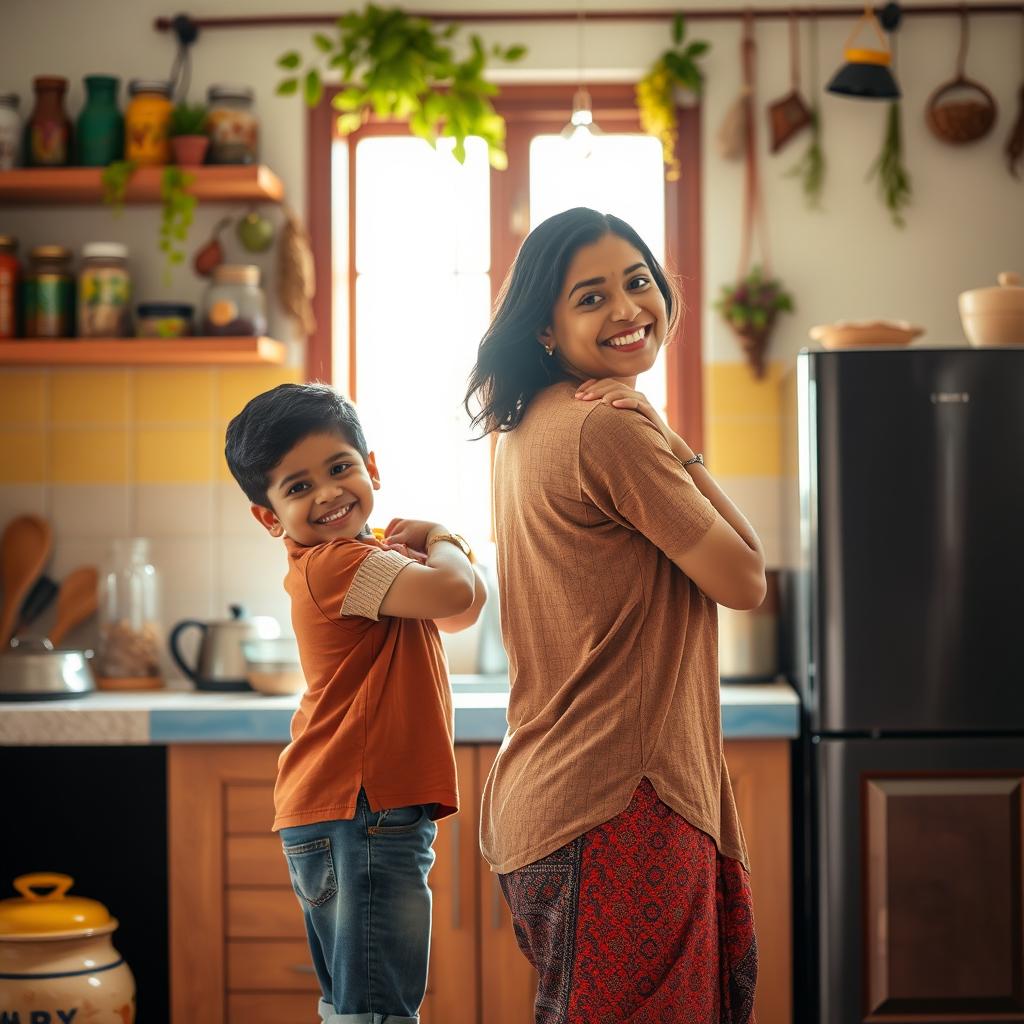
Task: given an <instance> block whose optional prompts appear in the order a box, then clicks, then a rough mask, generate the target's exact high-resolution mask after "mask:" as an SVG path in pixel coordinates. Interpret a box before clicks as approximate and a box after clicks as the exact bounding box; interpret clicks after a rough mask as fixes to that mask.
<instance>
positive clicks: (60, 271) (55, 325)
mask: <svg viewBox="0 0 1024 1024" xmlns="http://www.w3.org/2000/svg"><path fill="white" fill-rule="evenodd" d="M30 259H31V262H30V264H29V269H28V273H27V274H26V275H25V284H24V287H23V289H22V293H23V295H24V299H25V337H26V338H71V337H74V322H75V279H74V277H72V275H71V252H70V250H68V249H65V248H64V246H62V245H37V246H36V247H35V248H34V249H33V250H32V253H31V256H30Z"/></svg>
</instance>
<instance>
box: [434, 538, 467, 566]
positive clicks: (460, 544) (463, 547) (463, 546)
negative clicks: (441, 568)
mask: <svg viewBox="0 0 1024 1024" xmlns="http://www.w3.org/2000/svg"><path fill="white" fill-rule="evenodd" d="M439 540H446V541H448V543H449V544H454V545H455V546H456V547H457V548H458V549H459V550H460V551H461V552H462V553H463V554H464V555H465V556H466V557H467V558H468V559H469V564H470V565H472V564H473V563H474V562H475V561H476V559H474V558H473V550H472V548H470V546H469V544H468V542H467V541H466V538H465V537H460V536H459V534H457V533H439V534H437V536H436V537H431V538H430V539H429V540H428V541H427V553H428V554H429V553H430V549H431V548H432V547H433V546H434V545H435V544H436V543H437V542H438V541H439Z"/></svg>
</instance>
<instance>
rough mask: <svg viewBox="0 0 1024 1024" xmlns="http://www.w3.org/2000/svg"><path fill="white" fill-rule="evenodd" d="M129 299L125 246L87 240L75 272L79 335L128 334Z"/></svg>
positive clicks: (81, 336) (129, 290)
mask: <svg viewBox="0 0 1024 1024" xmlns="http://www.w3.org/2000/svg"><path fill="white" fill-rule="evenodd" d="M131 300H132V279H131V277H130V276H129V275H128V248H127V246H124V245H121V244H120V242H89V243H88V244H87V245H85V246H83V248H82V269H81V270H80V271H79V274H78V336H79V337H80V338H127V337H130V335H131Z"/></svg>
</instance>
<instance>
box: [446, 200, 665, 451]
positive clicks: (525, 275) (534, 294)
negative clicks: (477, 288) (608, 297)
mask: <svg viewBox="0 0 1024 1024" xmlns="http://www.w3.org/2000/svg"><path fill="white" fill-rule="evenodd" d="M609 233H611V234H614V235H618V236H619V238H622V239H623V240H625V241H627V242H629V244H630V245H632V246H633V247H634V248H635V249H636V250H638V251H639V252H640V254H641V255H642V256H643V258H644V262H645V263H646V264H647V266H648V267H649V268H650V271H651V276H652V277H653V278H654V282H655V284H657V286H658V290H659V291H660V292H661V294H662V295H663V296H664V298H665V308H666V310H667V312H668V330H667V332H666V337H671V335H672V331H673V329H674V328H675V325H676V322H677V320H678V318H679V312H680V309H681V306H682V302H681V299H680V296H679V293H678V292H677V290H676V288H675V287H674V286H673V284H672V283H671V282H670V281H669V279H668V276H667V275H666V273H665V271H664V269H663V268H662V266H661V264H660V263H658V261H657V260H656V259H655V258H654V254H653V253H652V252H651V250H650V249H649V248H648V246H647V243H646V242H644V240H643V239H642V238H641V237H640V236H639V235H638V234H637V233H636V231H634V230H633V228H631V227H630V226H629V225H628V224H627V223H626V222H625V221H624V220H620V219H619V218H618V217H613V216H612V215H611V214H610V213H598V212H597V211H596V210H591V209H589V208H588V207H586V206H577V207H574V208H573V209H571V210H566V211H565V212H564V213H556V214H555V215H554V216H553V217H549V218H548V219H547V220H545V221H543V222H542V223H541V224H538V225H537V227H535V228H534V229H533V231H531V232H530V234H529V235H528V236H527V238H526V241H525V242H523V245H522V248H520V250H519V254H518V255H517V256H516V259H515V262H514V263H513V264H512V269H511V270H510V271H509V274H508V277H506V278H505V282H504V284H502V286H501V291H500V292H499V293H498V302H497V308H496V309H495V312H494V315H493V316H492V317H491V324H490V326H489V327H488V328H487V333H486V334H485V335H484V336H483V338H482V339H481V341H480V348H479V350H478V352H477V357H476V365H475V366H474V367H473V372H472V373H471V374H470V376H469V386H468V388H467V389H466V398H465V401H464V403H463V404H464V405H465V407H466V412H467V413H468V414H469V416H470V417H471V419H472V425H473V426H474V427H476V426H482V427H483V436H487V435H488V434H490V433H493V432H494V431H500V432H505V431H509V430H514V429H515V428H516V427H517V426H519V423H520V421H521V420H522V418H523V415H524V413H525V412H526V407H527V406H528V405H529V404H530V401H531V400H532V399H533V397H534V395H536V394H537V393H538V392H539V391H541V390H543V389H544V388H546V387H547V386H548V385H549V384H553V383H555V382H556V381H558V380H564V379H567V375H566V373H565V371H564V370H563V369H562V367H561V365H560V364H559V362H558V360H557V359H553V358H551V357H550V356H548V355H547V354H546V353H545V351H544V349H543V348H542V346H541V345H540V344H539V335H540V334H541V332H543V331H544V330H545V329H546V328H547V327H549V326H550V325H551V315H552V311H553V310H554V307H555V300H556V299H557V298H558V296H559V293H560V292H561V291H562V286H563V282H564V280H565V275H566V272H567V271H568V269H569V264H570V263H571V262H572V259H573V257H574V256H575V255H576V252H577V251H578V250H579V249H580V248H582V247H583V246H585V245H591V244H592V243H594V242H596V241H598V239H600V238H603V237H604V236H605V235H607V234H609ZM474 398H476V400H477V402H478V403H479V411H478V412H477V413H475V414H474V412H473V410H472V408H471V402H472V401H473V399H474Z"/></svg>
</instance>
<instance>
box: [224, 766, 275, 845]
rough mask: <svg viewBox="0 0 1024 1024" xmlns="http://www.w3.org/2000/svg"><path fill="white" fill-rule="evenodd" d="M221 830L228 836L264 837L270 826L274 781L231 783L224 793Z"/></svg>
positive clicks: (271, 822)
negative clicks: (222, 828) (222, 826)
mask: <svg viewBox="0 0 1024 1024" xmlns="http://www.w3.org/2000/svg"><path fill="white" fill-rule="evenodd" d="M224 821H225V824H224V831H225V832H226V833H227V834H228V835H240V834H249V835H258V836H263V835H268V834H269V833H270V827H271V826H272V825H273V824H274V782H273V777H271V780H270V781H269V782H266V783H256V782H253V783H242V782H239V783H234V784H232V785H230V786H228V788H227V792H226V793H225V794H224Z"/></svg>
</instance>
